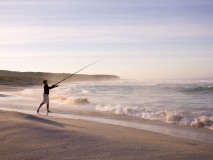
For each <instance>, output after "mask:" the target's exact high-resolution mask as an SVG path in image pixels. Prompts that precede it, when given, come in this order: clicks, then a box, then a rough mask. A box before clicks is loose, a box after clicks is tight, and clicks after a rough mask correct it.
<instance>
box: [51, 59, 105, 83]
mask: <svg viewBox="0 0 213 160" xmlns="http://www.w3.org/2000/svg"><path fill="white" fill-rule="evenodd" d="M99 61H101V60H98V61H95V62H93V63H91V64H89V65H88V66H86V67H84V68H82V69H80V70H78V71H76V72H75V73H73V74H71V75H69V76H68V77H66V78H64V79H62V80H61V81H59V82H58V83H56V84H54V85H57V84H59V83H61V82H63V81H64V80H66V79H67V78H70V77H72V76H74V75H75V74H76V73H78V72H80V71H82V70H83V69H85V68H87V67H89V66H91V65H93V64H95V63H97V62H99Z"/></svg>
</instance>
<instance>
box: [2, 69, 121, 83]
mask: <svg viewBox="0 0 213 160" xmlns="http://www.w3.org/2000/svg"><path fill="white" fill-rule="evenodd" d="M69 75H70V74H68V73H48V72H18V71H8V70H0V84H2V85H3V84H7V85H10V84H14V83H15V85H22V84H25V85H36V84H40V83H41V82H42V81H43V80H44V79H46V80H48V81H49V82H50V83H56V82H58V81H60V80H62V79H64V78H66V77H67V76H69ZM118 80H120V77H118V76H116V75H86V74H76V75H75V76H73V77H72V78H68V79H66V80H65V82H92V81H118Z"/></svg>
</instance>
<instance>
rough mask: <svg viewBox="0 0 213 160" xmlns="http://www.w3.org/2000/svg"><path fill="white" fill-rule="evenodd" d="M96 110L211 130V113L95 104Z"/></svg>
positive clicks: (212, 126)
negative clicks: (203, 113)
mask: <svg viewBox="0 0 213 160" xmlns="http://www.w3.org/2000/svg"><path fill="white" fill-rule="evenodd" d="M95 110H96V111H100V112H110V113H114V114H125V115H128V116H133V117H139V118H142V119H147V120H160V121H163V122H166V123H174V124H179V125H188V126H193V127H198V128H206V129H211V130H213V115H211V116H207V115H201V114H200V115H196V114H195V115H189V113H186V112H181V111H179V112H174V111H160V110H157V109H153V108H146V107H145V108H140V107H137V106H136V107H127V106H126V107H124V106H121V105H115V106H113V105H106V106H100V105H96V107H95Z"/></svg>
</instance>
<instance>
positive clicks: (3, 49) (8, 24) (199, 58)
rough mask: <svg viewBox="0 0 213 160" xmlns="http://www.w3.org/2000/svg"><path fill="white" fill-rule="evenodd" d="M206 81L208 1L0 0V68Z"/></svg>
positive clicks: (210, 30)
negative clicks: (202, 79) (200, 79)
mask: <svg viewBox="0 0 213 160" xmlns="http://www.w3.org/2000/svg"><path fill="white" fill-rule="evenodd" d="M96 60H102V61H100V62H98V63H96V64H94V65H93V66H91V67H90V68H87V69H85V70H83V71H82V72H81V73H82V74H110V75H118V76H120V77H121V78H122V79H136V80H150V79H151V80H154V79H191V78H209V77H213V1H212V0H0V70H12V71H35V72H55V73H73V72H75V71H77V70H79V69H81V68H83V67H84V66H86V65H88V64H90V63H92V62H94V61H96Z"/></svg>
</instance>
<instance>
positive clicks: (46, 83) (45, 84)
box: [37, 80, 58, 113]
mask: <svg viewBox="0 0 213 160" xmlns="http://www.w3.org/2000/svg"><path fill="white" fill-rule="evenodd" d="M43 83H44V94H43V97H44V98H43V102H41V104H40V106H39V107H38V109H37V113H39V109H40V108H41V106H42V105H43V104H45V103H46V104H47V112H50V110H49V90H50V89H52V88H55V87H58V85H52V86H51V87H49V86H48V81H47V80H44V81H43Z"/></svg>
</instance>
